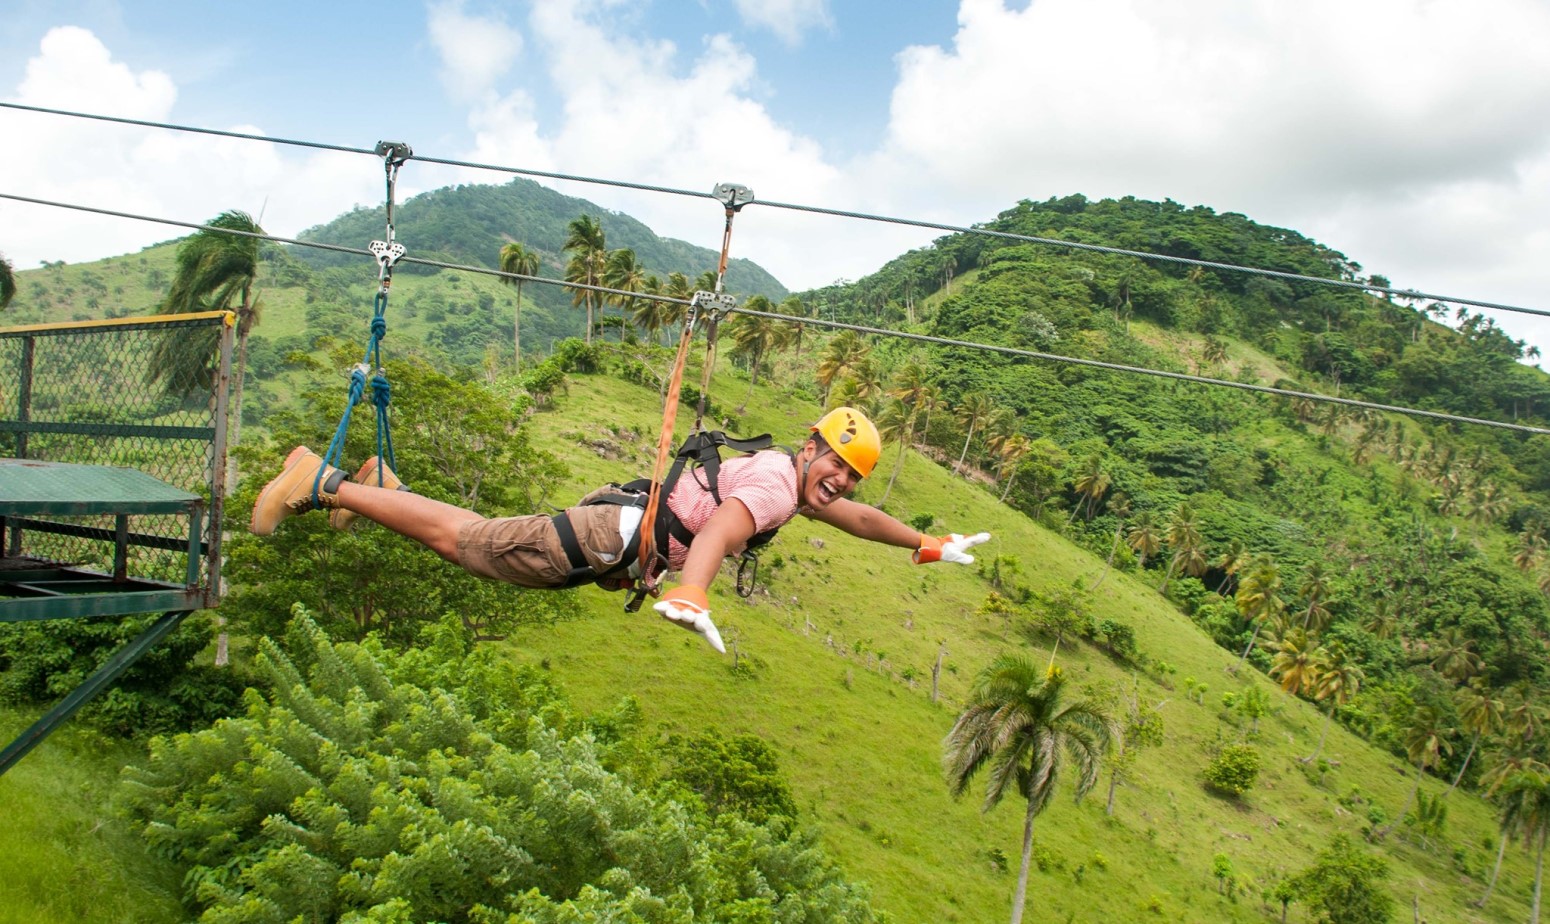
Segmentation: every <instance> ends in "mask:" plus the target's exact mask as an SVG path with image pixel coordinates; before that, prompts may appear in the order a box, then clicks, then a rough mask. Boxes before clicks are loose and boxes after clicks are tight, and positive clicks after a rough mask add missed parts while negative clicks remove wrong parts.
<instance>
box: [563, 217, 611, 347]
mask: <svg viewBox="0 0 1550 924" xmlns="http://www.w3.org/2000/svg"><path fill="white" fill-rule="evenodd" d="M560 249H561V250H564V251H565V252H566V253H569V254H570V255H571V258H570V262H569V263H567V264H566V265H565V281H566V282H570V283H576V284H579V285H588V286H598V285H602V280H603V271H604V269H605V268H606V265H607V261H608V245H607V242H606V238H605V236H604V234H603V226H602V224H601V223H599V221H598V220H597V219H596V218H593V217H592V216H591V215H579V216H577V217H576V218H573V219H571V223H570V224H569V225H567V226H566V227H565V243H564V245H563V246H562V247H561V248H560ZM596 303H597V293H596V292H593V291H592V290H591V289H577V290H576V292H575V294H574V295H573V296H572V298H571V304H574V305H585V306H586V309H587V330H586V342H587V343H591V342H592V311H593V306H594V305H595V304H596Z"/></svg>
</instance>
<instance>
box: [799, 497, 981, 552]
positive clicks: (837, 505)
mask: <svg viewBox="0 0 1550 924" xmlns="http://www.w3.org/2000/svg"><path fill="white" fill-rule="evenodd" d="M808 516H810V517H812V518H813V519H815V520H818V521H819V522H821V523H827V524H829V525H830V526H833V527H835V528H836V529H840V530H843V531H845V532H847V533H850V534H851V535H852V536H855V537H857V538H858V539H870V540H871V541H873V542H881V543H883V544H884V545H896V546H898V547H899V548H901V549H913V550H914V551H915V554H914V556H913V558H914V561H915V563H916V564H919V565H923V564H926V563H927V562H933V561H950V562H956V563H958V564H961V565H967V564H971V563H973V561H974V556H973V555H970V554H968V550H969V549H972V548H973V547H975V546H977V545H979V544H980V543H982V542H986V541H988V540H989V539H990V533H975V534H974V535H972V536H960V535H958V534H957V533H952V534H950V535H946V536H940V537H938V536H928V535H926V534H925V533H922V532H920V531H919V530H916V529H914V528H912V527H909V526H906V525H904V524H903V523H901V522H899V521H898V520H896V519H894V518H893V517H891V516H889V515H888V514H886V513H883V512H882V511H881V510H878V509H877V508H876V507H873V506H871V505H870V504H862V503H857V502H856V501H853V500H848V499H846V498H843V497H842V498H839V499H838V500H834V501H831V502H830V504H829V506H828V507H826V508H824V509H823V510H814V511H812V512H811V513H809V514H808Z"/></svg>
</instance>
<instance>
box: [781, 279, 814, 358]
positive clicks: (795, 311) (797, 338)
mask: <svg viewBox="0 0 1550 924" xmlns="http://www.w3.org/2000/svg"><path fill="white" fill-rule="evenodd" d="M780 313H781V314H784V315H787V316H789V317H793V318H810V317H812V316H813V312H812V309H810V308H809V307H808V305H807V302H804V301H802V299H801V298H800V297H798V296H795V295H788V296H786V298H785V300H784V301H782V302H781V303H780ZM786 325H787V326H788V327H789V328H790V341H791V347H792V349H793V350H794V351H795V353H796V356H797V358H798V359H800V358H801V356H802V337H803V335H804V334H806V333H807V325H806V324H803V323H802V322H801V321H787V322H786Z"/></svg>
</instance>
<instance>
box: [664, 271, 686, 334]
mask: <svg viewBox="0 0 1550 924" xmlns="http://www.w3.org/2000/svg"><path fill="white" fill-rule="evenodd" d="M662 294H663V295H666V296H667V297H668V298H675V299H678V300H679V301H683V302H687V301H688V300H689V299H691V298H693V297H694V287H693V286H691V285H689V277H688V276H685V275H684V274H683V273H680V272H678V271H677V270H674V271H673V272H671V273H668V274H667V283H666V284H665V285H664V286H663V287H662ZM688 313H689V306H688V305H682V304H679V303H678V302H668V303H667V304H666V305H665V306H664V307H663V312H662V323H663V325H664V326H666V327H671V326H672V325H674V324H682V323H683V320H684V317H685V316H686V315H687V314H688Z"/></svg>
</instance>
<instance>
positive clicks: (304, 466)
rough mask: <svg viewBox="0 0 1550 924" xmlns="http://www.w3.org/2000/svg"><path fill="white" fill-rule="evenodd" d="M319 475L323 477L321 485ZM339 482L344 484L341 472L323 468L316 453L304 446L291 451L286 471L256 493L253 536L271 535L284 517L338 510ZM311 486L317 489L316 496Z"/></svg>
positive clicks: (329, 466) (284, 469)
mask: <svg viewBox="0 0 1550 924" xmlns="http://www.w3.org/2000/svg"><path fill="white" fill-rule="evenodd" d="M319 471H321V472H322V473H323V477H322V480H321V481H319V479H318V472H319ZM341 481H344V472H341V471H340V470H339V469H337V468H334V467H333V466H331V465H324V464H323V460H322V459H320V458H318V455H317V453H315V452H313V451H312V450H310V449H308V448H307V447H305V446H297V447H296V448H295V449H292V450H291V454H290V455H288V456H286V457H285V468H283V469H281V470H280V474H278V475H276V476H274V479H273V480H272V481H270V482H269V483H268V484H266V485H264V490H262V491H260V492H258V501H257V502H256V503H254V504H253V522H252V526H251V529H252V531H253V535H255V536H268V535H272V534H273V533H274V530H275V527H276V526H279V525H280V521H281V520H283V519H285V518H286V517H289V516H293V515H295V514H298V513H306V512H307V511H308V510H316V509H318V508H320V507H334V506H337V505H338V503H339V496H338V491H339V483H340V482H341ZM314 486H315V487H316V489H317V494H316V495H315V496H314V494H313V488H314Z"/></svg>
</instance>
